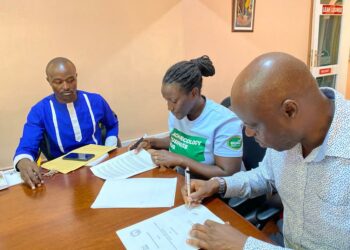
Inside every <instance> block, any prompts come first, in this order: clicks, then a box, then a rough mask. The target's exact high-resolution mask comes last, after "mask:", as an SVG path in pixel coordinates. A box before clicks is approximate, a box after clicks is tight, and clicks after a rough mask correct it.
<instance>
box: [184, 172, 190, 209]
mask: <svg viewBox="0 0 350 250" xmlns="http://www.w3.org/2000/svg"><path fill="white" fill-rule="evenodd" d="M185 183H186V188H187V196H188V197H190V194H191V176H190V169H189V168H188V167H187V168H186V169H185ZM188 206H191V202H190V201H189V202H188Z"/></svg>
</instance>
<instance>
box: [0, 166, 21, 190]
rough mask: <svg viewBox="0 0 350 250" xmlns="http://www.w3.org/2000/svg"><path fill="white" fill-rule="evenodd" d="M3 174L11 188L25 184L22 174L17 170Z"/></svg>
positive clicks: (10, 170) (6, 171)
mask: <svg viewBox="0 0 350 250" xmlns="http://www.w3.org/2000/svg"><path fill="white" fill-rule="evenodd" d="M2 173H3V175H4V177H5V179H6V181H7V183H8V185H9V186H13V185H17V184H20V183H23V180H22V178H21V174H20V172H17V171H16V170H15V169H9V170H5V171H3V172H2Z"/></svg>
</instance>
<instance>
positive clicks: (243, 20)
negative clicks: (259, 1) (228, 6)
mask: <svg viewBox="0 0 350 250" xmlns="http://www.w3.org/2000/svg"><path fill="white" fill-rule="evenodd" d="M255 7H256V0H232V32H235V31H247V32H253V30H254V16H255Z"/></svg>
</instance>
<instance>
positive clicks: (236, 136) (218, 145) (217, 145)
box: [214, 117, 243, 157]
mask: <svg viewBox="0 0 350 250" xmlns="http://www.w3.org/2000/svg"><path fill="white" fill-rule="evenodd" d="M242 144H243V143H242V122H241V120H239V119H238V117H232V118H231V119H229V120H226V121H225V122H224V123H223V124H221V125H220V126H219V127H218V128H217V129H216V131H215V138H214V154H215V155H217V156H222V157H242V155H243V147H242Z"/></svg>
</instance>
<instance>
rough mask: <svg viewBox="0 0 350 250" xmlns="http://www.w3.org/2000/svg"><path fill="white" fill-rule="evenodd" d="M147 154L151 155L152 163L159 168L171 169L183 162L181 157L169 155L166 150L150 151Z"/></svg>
mask: <svg viewBox="0 0 350 250" xmlns="http://www.w3.org/2000/svg"><path fill="white" fill-rule="evenodd" d="M148 152H149V153H150V154H151V157H152V160H153V162H154V163H155V164H156V165H157V166H160V167H166V168H173V167H176V166H181V164H182V162H183V157H182V156H181V155H178V154H174V153H171V152H169V151H168V150H154V149H150V150H148Z"/></svg>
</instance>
